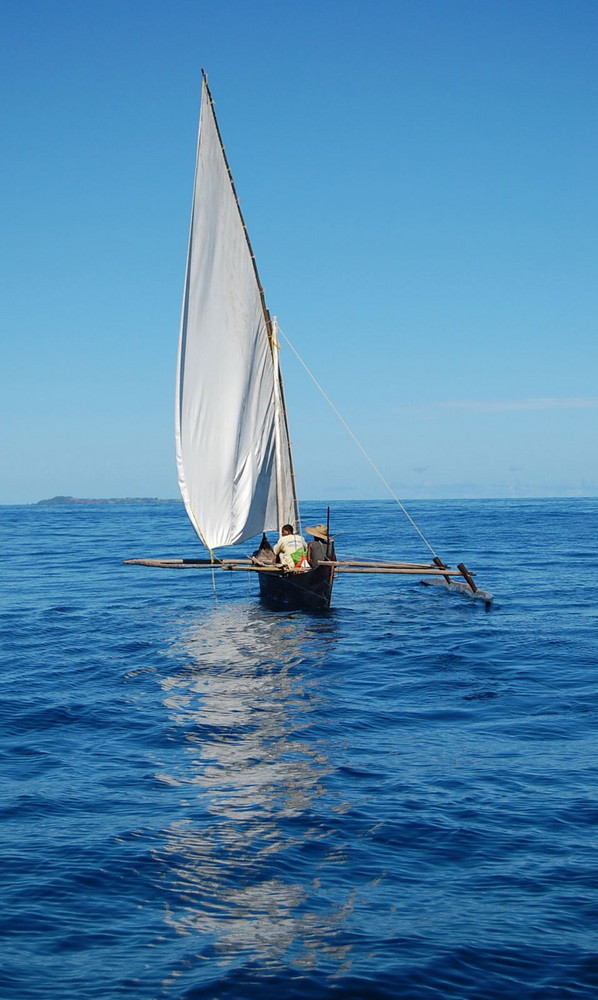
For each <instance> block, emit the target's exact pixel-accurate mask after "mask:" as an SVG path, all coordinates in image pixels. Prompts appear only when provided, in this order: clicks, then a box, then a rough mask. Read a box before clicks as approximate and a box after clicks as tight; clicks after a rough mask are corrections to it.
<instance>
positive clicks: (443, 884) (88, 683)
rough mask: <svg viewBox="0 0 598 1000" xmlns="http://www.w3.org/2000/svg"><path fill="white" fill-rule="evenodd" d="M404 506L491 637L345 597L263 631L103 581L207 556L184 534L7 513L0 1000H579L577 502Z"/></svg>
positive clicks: (252, 607)
mask: <svg viewBox="0 0 598 1000" xmlns="http://www.w3.org/2000/svg"><path fill="white" fill-rule="evenodd" d="M408 506H409V510H410V513H411V514H412V515H413V516H414V517H415V519H416V520H417V522H418V524H419V525H420V527H421V529H422V531H423V532H424V534H425V535H426V537H428V538H429V539H430V541H431V542H432V544H433V545H434V547H435V548H436V549H437V551H438V554H439V555H440V556H441V557H442V558H443V559H444V560H446V561H447V562H450V563H452V564H453V565H454V564H455V563H456V562H459V561H464V562H465V564H466V565H467V566H468V568H469V569H470V570H472V571H474V572H475V573H476V574H477V576H476V580H477V582H478V585H479V586H480V587H483V588H484V589H486V590H489V591H492V592H493V593H494V595H495V599H494V604H493V606H492V608H491V609H490V610H486V608H485V607H484V605H483V603H481V602H475V601H470V600H468V599H467V598H464V597H460V596H458V595H451V594H448V593H446V592H445V591H443V590H442V589H441V588H436V587H424V586H422V585H421V584H420V583H418V582H417V581H414V580H411V579H409V578H402V577H394V576H391V577H388V576H379V577H367V576H349V575H346V576H343V577H339V578H338V579H337V581H336V583H335V590H334V593H333V606H332V608H331V609H330V611H329V612H323V613H317V614H313V613H312V614H310V613H308V612H289V611H278V612H276V611H272V610H269V609H268V608H266V607H264V606H262V605H261V603H260V600H259V597H258V588H257V581H256V580H255V578H254V575H253V574H251V573H216V574H212V571H211V570H184V571H183V570H178V571H177V570H164V569H150V568H146V567H140V566H125V565H123V563H122V560H123V559H126V558H135V557H144V556H151V557H159V556H164V557H166V556H172V557H180V556H193V555H196V556H197V555H202V554H203V553H202V551H201V549H200V547H199V544H198V543H197V542H196V540H195V536H194V535H193V533H192V530H191V528H190V526H189V524H188V521H187V519H186V516H185V513H184V510H183V507H182V505H181V504H177V503H165V504H143V503H140V504H116V505H110V506H54V507H52V506H37V505H32V506H21V507H1V508H0V524H1V526H2V563H3V573H2V579H3V585H2V594H1V605H0V607H1V614H0V637H1V648H2V672H1V679H2V689H1V690H2V727H1V734H0V753H1V756H2V766H1V768H0V782H1V799H0V806H1V818H0V834H1V842H2V863H1V865H0V885H1V893H2V895H1V898H2V902H3V907H2V916H1V923H2V927H1V934H2V946H1V947H2V970H1V972H0V996H1V997H2V998H3V1000H42V998H43V1000H92V998H93V1000H117V998H118V1000H120V998H125V997H126V998H135V1000H162V998H169V1000H183V998H184V1000H229V998H234V1000H287V998H288V1000H303V998H305V1000H308V998H309V1000H319V998H324V997H326V998H328V997H331V998H338V1000H344V998H352V1000H362V998H363V1000H366V998H367V1000H370V998H371V1000H383V998H401V1000H434V998H442V1000H445V998H472V1000H494V998H517V1000H528V998H534V1000H561V998H571V1000H573V998H589V997H596V996H598V947H597V941H598V938H597V926H598V890H597V885H598V875H597V871H596V869H597V855H596V841H597V824H598V800H597V792H596V790H597V787H598V764H597V748H598V737H597V721H598V720H597V701H596V666H597V629H596V625H597V601H596V594H597V589H596V587H597V580H596V575H597V565H598V560H597V556H598V540H597V539H598V500H593V499H575V500H479V501H471V500H469V501H443V502H441V501H427V502H423V501H419V502H417V503H413V504H411V505H408ZM331 516H332V522H331V523H332V527H333V530H334V531H335V533H336V546H337V553H338V556H339V558H347V557H349V556H355V557H358V556H361V557H363V556H372V555H378V556H380V557H382V558H397V557H404V558H408V559H411V558H414V559H422V558H424V559H427V557H428V553H427V551H426V550H425V549H423V550H422V543H421V541H420V539H419V538H418V536H417V535H416V534H415V533H414V532H413V530H412V528H411V527H410V525H409V524H408V523H407V522H406V521H405V520H404V518H403V517H402V515H401V514H400V512H399V511H398V510H397V509H396V507H395V506H394V505H393V504H392V503H390V502H378V503H376V502H368V503H355V502H353V503H334V504H332V515H331ZM325 517H326V509H325V505H324V504H315V503H314V504H306V505H304V508H303V522H304V524H309V523H313V522H314V520H316V521H321V520H323V519H324V520H325ZM251 549H252V546H251V544H247V545H246V546H242V547H241V551H242V552H250V551H251Z"/></svg>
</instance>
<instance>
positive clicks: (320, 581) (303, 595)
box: [258, 566, 334, 611]
mask: <svg viewBox="0 0 598 1000" xmlns="http://www.w3.org/2000/svg"><path fill="white" fill-rule="evenodd" d="M258 576H259V581H260V595H261V597H262V599H263V600H264V601H265V602H267V603H268V604H272V605H275V606H277V607H285V608H296V609H303V610H305V611H324V610H326V608H329V607H330V598H331V596H332V584H333V581H334V568H333V567H332V566H316V567H315V568H314V569H310V570H308V571H307V572H306V573H297V572H295V573H293V572H291V573H287V572H284V571H283V570H280V571H279V572H272V570H270V571H269V572H265V573H258Z"/></svg>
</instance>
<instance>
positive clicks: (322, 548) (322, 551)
mask: <svg viewBox="0 0 598 1000" xmlns="http://www.w3.org/2000/svg"><path fill="white" fill-rule="evenodd" d="M305 531H306V533H307V534H308V535H313V539H314V540H313V542H309V544H308V546H307V559H308V562H309V565H310V566H317V565H318V563H319V562H321V561H323V560H325V561H329V560H334V561H336V552H335V551H334V539H333V537H332V535H329V534H328V528H327V527H326V525H325V524H316V525H315V526H314V527H313V528H309V527H307V528H306V529H305Z"/></svg>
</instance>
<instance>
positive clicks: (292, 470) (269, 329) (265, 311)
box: [201, 67, 299, 527]
mask: <svg viewBox="0 0 598 1000" xmlns="http://www.w3.org/2000/svg"><path fill="white" fill-rule="evenodd" d="M201 75H202V80H203V85H204V87H205V88H206V93H207V95H208V99H209V101H210V108H211V109H212V117H213V119H214V125H215V127H216V134H217V135H218V141H219V143H220V151H221V153H222V158H223V160H224V165H225V167H226V171H227V173H228V179H229V182H230V186H231V189H232V192H233V196H234V199H235V204H236V206H237V211H238V213H239V218H240V220H241V225H242V227H243V232H244V234H245V240H246V242H247V249H248V250H249V256H250V258H251V263H252V266H253V273H254V274H255V280H256V282H257V287H258V290H259V294H260V302H261V306H262V312H263V315H264V322H265V324H266V331H267V334H268V343H269V345H270V352H271V354H272V364H273V365H274V367H275V369H276V378H277V379H278V393H279V396H280V408H281V414H282V418H283V424H284V428H285V432H286V437H287V445H288V454H289V469H290V475H291V488H292V491H293V508H294V512H295V521H296V522H297V524H299V502H298V500H297V489H296V483H295V468H294V465H293V453H292V450H291V439H290V437H289V422H288V417H287V409H286V404H285V398H284V388H283V384H282V375H281V372H280V367H279V365H278V355H277V354H275V352H276V351H278V344H277V342H276V339H275V335H274V330H273V325H272V318H271V316H270V310H269V309H268V307H267V305H266V297H265V295H264V288H263V285H262V283H261V281H260V275H259V271H258V269H257V263H256V259H255V254H254V252H253V247H252V246H251V240H250V239H249V233H248V231H247V226H246V225H245V219H244V218H243V212H242V211H241V205H240V203H239V196H238V194H237V189H236V187H235V182H234V180H233V175H232V172H231V169H230V165H229V162H228V159H227V156H226V151H225V149H224V143H223V142H222V135H221V133H220V127H219V125H218V119H217V118H216V110H215V108H214V99H213V97H212V93H211V91H210V88H209V86H208V77H207V74H206V71H205V70H204V69H203V67H202V70H201ZM276 478H277V494H278V496H277V501H278V502H277V507H278V514H279V519H280V516H281V510H280V499H279V495H280V482H279V478H280V468H279V463H278V462H277V463H276ZM279 527H280V526H279Z"/></svg>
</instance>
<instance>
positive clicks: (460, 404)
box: [399, 396, 598, 413]
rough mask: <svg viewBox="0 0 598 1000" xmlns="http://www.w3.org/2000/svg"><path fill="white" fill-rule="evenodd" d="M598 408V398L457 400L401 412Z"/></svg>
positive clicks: (408, 408) (503, 411)
mask: <svg viewBox="0 0 598 1000" xmlns="http://www.w3.org/2000/svg"><path fill="white" fill-rule="evenodd" d="M596 407H598V396H586V397H584V396H573V397H565V398H561V397H550V396H548V397H545V398H540V399H496V400H492V399H455V400H444V401H438V402H432V403H429V404H428V405H427V406H404V407H399V409H400V410H404V411H405V410H409V411H414V410H418V411H423V410H430V409H442V410H463V411H467V412H469V413H512V412H515V411H522V410H589V409H595V408H596Z"/></svg>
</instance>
